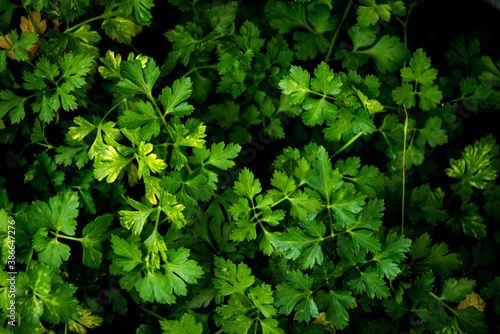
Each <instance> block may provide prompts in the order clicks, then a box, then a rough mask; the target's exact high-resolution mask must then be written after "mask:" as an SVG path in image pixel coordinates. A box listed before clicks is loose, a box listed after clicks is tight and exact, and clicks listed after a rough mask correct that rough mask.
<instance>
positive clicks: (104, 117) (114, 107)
mask: <svg viewBox="0 0 500 334" xmlns="http://www.w3.org/2000/svg"><path fill="white" fill-rule="evenodd" d="M122 103H123V100H121V101H120V102H118V103H117V104H115V105H114V106H112V107H111V109H109V110H108V112H106V114H104V116H103V117H102V118H101V121H100V122H99V124H102V122H103V121H104V120H105V119H106V117H108V115H109V114H110V113H111V112H112V111H113V110H115V109H116V108H118V106H119V105H120V104H122Z"/></svg>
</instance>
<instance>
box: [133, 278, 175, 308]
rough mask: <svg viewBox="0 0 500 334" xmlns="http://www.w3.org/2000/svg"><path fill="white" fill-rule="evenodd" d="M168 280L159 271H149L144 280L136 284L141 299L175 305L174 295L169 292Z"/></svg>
mask: <svg viewBox="0 0 500 334" xmlns="http://www.w3.org/2000/svg"><path fill="white" fill-rule="evenodd" d="M168 286H169V282H168V278H167V277H166V276H164V275H162V274H161V273H160V272H159V271H158V270H154V271H152V272H151V271H148V272H146V274H145V275H144V277H143V278H141V279H140V280H138V281H137V282H136V283H135V288H136V289H137V290H138V291H139V295H140V296H141V298H142V299H143V300H145V301H147V302H154V301H156V302H158V303H161V304H173V303H175V297H174V295H173V294H172V293H171V292H169V290H168Z"/></svg>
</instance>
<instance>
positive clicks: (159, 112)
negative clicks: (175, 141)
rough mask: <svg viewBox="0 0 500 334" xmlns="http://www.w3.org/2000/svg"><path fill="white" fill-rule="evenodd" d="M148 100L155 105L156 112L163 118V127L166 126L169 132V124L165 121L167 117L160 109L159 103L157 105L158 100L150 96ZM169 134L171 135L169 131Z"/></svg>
mask: <svg viewBox="0 0 500 334" xmlns="http://www.w3.org/2000/svg"><path fill="white" fill-rule="evenodd" d="M148 99H149V100H151V102H152V103H153V105H154V106H155V109H156V111H157V112H158V115H160V118H161V121H162V122H163V125H165V128H166V129H167V131H168V124H167V121H166V120H165V117H164V116H163V113H162V112H161V109H160V107H159V106H158V103H156V100H155V99H154V97H152V96H151V95H148ZM169 134H170V131H169ZM170 137H172V135H171V134H170Z"/></svg>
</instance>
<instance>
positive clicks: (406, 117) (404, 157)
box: [401, 105, 408, 235]
mask: <svg viewBox="0 0 500 334" xmlns="http://www.w3.org/2000/svg"><path fill="white" fill-rule="evenodd" d="M403 107H404V110H405V129H404V142H403V198H402V201H401V202H402V203H401V235H403V233H404V222H405V177H406V174H405V173H406V172H405V168H406V136H407V134H408V112H407V111H406V106H405V105H403Z"/></svg>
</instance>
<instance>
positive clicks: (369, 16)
mask: <svg viewBox="0 0 500 334" xmlns="http://www.w3.org/2000/svg"><path fill="white" fill-rule="evenodd" d="M360 2H361V3H362V4H364V5H366V6H359V7H358V10H357V12H356V14H357V15H358V25H359V26H360V27H362V28H364V27H367V26H370V25H373V24H375V23H377V22H378V20H379V19H380V20H382V21H386V22H387V21H389V19H390V18H391V6H390V5H388V4H377V3H376V2H375V0H360Z"/></svg>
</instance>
